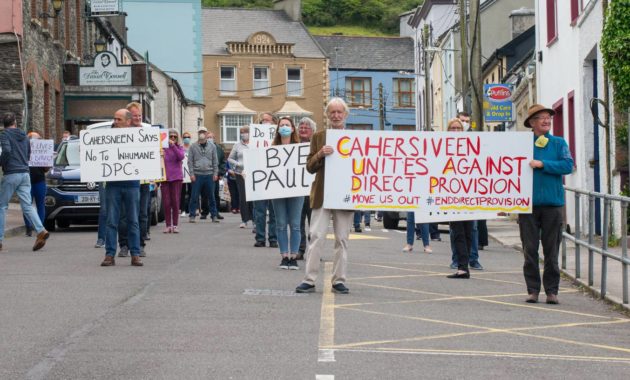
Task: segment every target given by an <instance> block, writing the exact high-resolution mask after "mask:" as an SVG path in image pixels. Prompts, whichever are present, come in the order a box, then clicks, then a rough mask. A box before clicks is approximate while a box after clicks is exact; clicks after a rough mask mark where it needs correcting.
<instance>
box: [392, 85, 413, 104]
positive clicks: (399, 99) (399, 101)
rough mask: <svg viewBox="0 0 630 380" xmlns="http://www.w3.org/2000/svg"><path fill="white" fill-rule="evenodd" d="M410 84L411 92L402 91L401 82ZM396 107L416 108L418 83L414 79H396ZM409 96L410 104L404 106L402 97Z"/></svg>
mask: <svg viewBox="0 0 630 380" xmlns="http://www.w3.org/2000/svg"><path fill="white" fill-rule="evenodd" d="M401 81H402V82H409V89H410V91H400V82H401ZM393 86H394V107H395V108H415V107H416V83H415V79H414V78H394V83H393ZM405 94H408V95H409V100H410V102H409V103H408V105H403V102H402V95H405Z"/></svg>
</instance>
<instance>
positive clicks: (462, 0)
mask: <svg viewBox="0 0 630 380" xmlns="http://www.w3.org/2000/svg"><path fill="white" fill-rule="evenodd" d="M459 37H460V44H461V49H462V50H461V52H460V53H461V61H462V89H461V93H462V111H464V112H467V113H470V105H469V104H470V103H468V86H469V85H470V83H469V80H468V26H467V25H466V0H459Z"/></svg>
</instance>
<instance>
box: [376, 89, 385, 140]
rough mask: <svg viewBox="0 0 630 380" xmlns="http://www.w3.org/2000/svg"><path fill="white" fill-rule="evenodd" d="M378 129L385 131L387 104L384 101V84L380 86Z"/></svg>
mask: <svg viewBox="0 0 630 380" xmlns="http://www.w3.org/2000/svg"><path fill="white" fill-rule="evenodd" d="M378 124H379V125H378V129H379V130H381V131H384V130H385V102H384V101H383V83H379V84H378Z"/></svg>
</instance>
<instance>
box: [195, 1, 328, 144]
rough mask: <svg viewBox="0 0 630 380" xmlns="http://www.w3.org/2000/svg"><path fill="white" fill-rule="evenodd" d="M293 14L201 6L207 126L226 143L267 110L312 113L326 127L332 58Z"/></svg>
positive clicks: (284, 113)
mask: <svg viewBox="0 0 630 380" xmlns="http://www.w3.org/2000/svg"><path fill="white" fill-rule="evenodd" d="M290 13H291V12H289V14H290ZM289 14H288V13H287V12H285V11H283V10H260V9H230V8H204V9H203V11H202V25H203V26H202V28H203V42H202V46H203V48H202V49H203V55H202V56H203V82H204V91H203V94H204V103H205V104H206V108H205V127H206V128H208V130H210V131H213V132H215V134H216V136H218V137H220V141H221V142H222V143H225V144H226V145H227V146H230V145H231V144H233V143H236V142H237V141H238V136H239V133H238V129H239V127H241V126H243V125H247V124H250V123H254V122H256V121H257V119H258V116H259V115H260V114H261V113H262V112H272V113H273V114H274V115H276V116H290V117H292V118H293V119H294V120H296V121H297V120H299V119H300V118H302V117H304V116H308V117H310V118H312V119H313V120H314V121H315V122H316V123H317V125H318V127H323V122H324V117H323V116H324V105H325V102H326V100H327V99H328V61H327V58H326V56H325V54H324V53H323V52H322V49H321V48H320V47H319V45H318V44H317V43H316V42H315V40H314V39H313V37H312V36H311V35H310V34H309V32H308V30H307V29H306V27H305V26H304V24H302V23H301V22H300V21H299V13H297V14H295V12H294V16H290V15H289ZM292 17H293V18H292Z"/></svg>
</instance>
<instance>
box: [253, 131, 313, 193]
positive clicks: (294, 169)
mask: <svg viewBox="0 0 630 380" xmlns="http://www.w3.org/2000/svg"><path fill="white" fill-rule="evenodd" d="M309 151H310V144H309V143H304V144H286V145H275V146H272V147H268V148H261V149H247V150H245V151H243V166H244V167H245V170H246V173H245V194H246V195H247V201H248V202H250V201H258V200H262V199H277V198H290V197H301V196H306V195H309V194H310V192H311V184H312V183H313V180H314V179H315V176H314V175H312V174H310V173H309V172H307V171H306V159H307V156H308V153H309Z"/></svg>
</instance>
